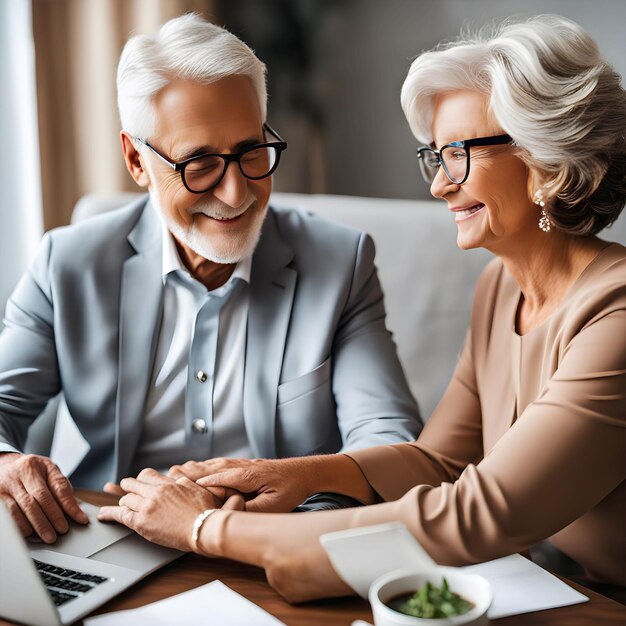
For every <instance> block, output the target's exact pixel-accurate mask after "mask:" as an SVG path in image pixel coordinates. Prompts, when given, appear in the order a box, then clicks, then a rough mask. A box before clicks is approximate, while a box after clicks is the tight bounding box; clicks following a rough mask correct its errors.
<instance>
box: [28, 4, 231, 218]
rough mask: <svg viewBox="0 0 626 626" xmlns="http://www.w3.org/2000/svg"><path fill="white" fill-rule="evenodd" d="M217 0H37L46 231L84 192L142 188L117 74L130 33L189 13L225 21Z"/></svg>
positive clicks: (34, 10) (35, 17)
mask: <svg viewBox="0 0 626 626" xmlns="http://www.w3.org/2000/svg"><path fill="white" fill-rule="evenodd" d="M217 7H218V1H217V0H32V14H33V36H34V41H35V56H36V73H37V107H38V116H39V136H40V150H41V178H42V195H43V207H44V227H45V229H46V230H48V229H50V228H53V227H55V226H60V225H62V224H67V223H68V222H69V220H70V216H71V213H72V208H73V207H74V204H75V203H76V201H77V200H78V199H79V198H80V197H81V196H82V195H84V194H86V193H91V192H97V191H124V190H135V189H137V187H136V186H135V184H134V182H133V181H132V179H131V178H130V176H129V174H128V173H127V171H126V168H125V166H124V162H123V160H122V152H121V148H120V140H119V129H120V125H119V118H118V115H117V105H116V94H115V71H116V67H117V61H118V58H119V55H120V52H121V50H122V47H123V45H124V42H125V41H126V39H127V38H128V36H129V34H131V33H144V32H151V31H154V30H155V29H157V28H158V26H159V25H160V24H162V23H163V22H165V21H167V20H169V19H171V18H172V17H176V16H177V15H180V14H182V13H186V12H188V11H196V12H198V13H200V14H202V15H203V16H204V17H205V18H206V19H209V20H211V21H215V22H217V23H219V19H218V15H216V13H217Z"/></svg>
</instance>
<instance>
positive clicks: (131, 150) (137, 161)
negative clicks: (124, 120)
mask: <svg viewBox="0 0 626 626" xmlns="http://www.w3.org/2000/svg"><path fill="white" fill-rule="evenodd" d="M120 139H121V141H122V152H123V153H124V163H126V168H127V169H128V171H129V172H130V175H131V176H132V177H133V180H134V181H135V182H136V183H137V184H138V185H139V186H140V187H143V188H146V187H148V186H149V185H150V178H149V176H148V173H147V172H146V170H145V169H144V166H143V162H142V160H141V154H140V153H139V151H138V150H137V148H135V144H134V142H133V140H132V137H131V136H130V135H129V134H128V133H127V132H126V131H125V130H123V131H121V132H120Z"/></svg>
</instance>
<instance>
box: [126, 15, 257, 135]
mask: <svg viewBox="0 0 626 626" xmlns="http://www.w3.org/2000/svg"><path fill="white" fill-rule="evenodd" d="M265 74H266V69H265V65H264V63H262V62H261V61H260V60H259V59H258V58H257V57H256V56H255V54H254V52H253V51H252V50H251V49H250V48H249V47H248V46H247V45H246V44H245V43H244V42H243V41H241V39H239V38H238V37H236V36H235V35H233V34H232V33H231V32H229V31H227V30H226V29H225V28H221V27H220V26H216V25H215V24H211V23H210V22H207V21H205V20H204V19H202V18H201V17H200V16H199V15H197V14H196V13H188V14H186V15H181V16H180V17H176V18H174V19H172V20H170V21H169V22H166V23H165V24H163V26H161V28H160V29H159V31H158V32H156V33H155V34H154V35H135V36H134V37H131V38H130V39H129V40H128V41H127V42H126V45H125V46H124V50H123V51H122V55H121V57H120V62H119V64H118V67H117V105H118V108H119V113H120V120H121V123H122V129H123V130H125V131H126V132H128V133H129V134H130V135H132V136H133V137H141V138H143V139H146V138H149V137H150V136H151V135H152V133H153V132H154V129H155V126H156V114H155V110H154V105H153V99H154V97H155V96H156V94H157V93H158V92H159V91H160V90H161V89H163V88H164V87H165V86H166V85H168V84H169V83H170V82H171V81H172V80H175V79H183V80H190V81H195V82H199V83H203V84H207V85H208V84H210V83H214V82H216V81H218V80H220V79H222V78H226V77H227V76H235V75H240V76H247V77H248V78H249V79H250V80H251V81H252V85H253V86H254V89H255V91H256V93H257V96H258V98H259V105H260V107H261V114H262V116H263V119H265V117H266V115H267V87H266V83H265Z"/></svg>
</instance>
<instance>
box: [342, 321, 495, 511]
mask: <svg viewBox="0 0 626 626" xmlns="http://www.w3.org/2000/svg"><path fill="white" fill-rule="evenodd" d="M348 455H349V456H350V457H351V458H352V459H353V460H354V461H356V463H357V464H358V465H359V467H360V468H361V471H362V472H363V474H364V475H365V478H366V479H367V481H368V482H369V483H370V485H371V486H372V488H373V489H374V490H375V491H376V492H377V493H378V494H379V496H380V497H381V498H382V499H383V500H386V501H389V500H396V499H398V498H400V497H402V496H403V495H404V494H405V493H406V492H407V491H409V489H411V488H413V487H415V486H416V485H430V486H433V487H434V486H438V485H440V484H441V483H442V482H454V481H455V480H456V479H457V478H458V477H459V476H460V475H461V472H462V471H463V469H464V468H465V467H466V466H467V465H469V464H472V463H478V462H479V461H480V459H481V458H482V455H483V445H482V424H481V412H480V402H479V399H478V391H477V386H476V376H475V372H474V362H473V351H472V333H471V330H469V331H468V333H467V336H466V339H465V345H464V347H463V350H462V352H461V356H460V358H459V362H458V364H457V367H456V370H455V372H454V375H453V377H452V380H451V381H450V384H449V385H448V388H447V389H446V392H445V394H444V396H443V398H442V399H441V401H440V402H439V404H438V406H437V408H436V409H435V411H434V412H433V414H432V416H431V418H430V419H429V420H428V422H427V424H426V426H425V427H424V430H423V431H422V434H421V435H420V437H419V438H418V440H417V441H416V442H413V443H408V444H398V445H393V446H376V447H373V448H367V449H364V450H357V451H352V452H349V453H348Z"/></svg>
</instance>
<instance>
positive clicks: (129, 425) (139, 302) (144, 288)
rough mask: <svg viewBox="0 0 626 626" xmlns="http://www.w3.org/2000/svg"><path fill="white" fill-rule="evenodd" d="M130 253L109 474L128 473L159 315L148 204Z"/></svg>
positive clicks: (157, 235) (154, 221)
mask: <svg viewBox="0 0 626 626" xmlns="http://www.w3.org/2000/svg"><path fill="white" fill-rule="evenodd" d="M128 241H129V243H130V244H131V246H132V247H133V248H134V250H135V251H136V254H134V255H133V256H131V257H130V258H129V259H128V260H127V261H126V262H125V263H124V267H123V270H122V283H121V298H120V338H119V366H118V388H117V401H116V407H115V420H116V429H115V433H116V441H115V474H116V478H118V479H119V478H121V477H123V476H125V475H126V474H127V473H128V470H129V468H130V464H131V460H132V456H133V454H134V452H135V449H136V447H137V443H138V441H139V437H140V435H141V426H142V416H143V409H144V404H145V400H146V394H147V390H148V385H149V382H150V374H151V371H152V362H153V359H154V350H155V347H156V337H157V334H158V333H157V330H158V327H159V323H160V316H161V308H162V307H161V302H162V297H163V280H162V275H161V255H162V245H161V225H160V222H159V219H158V216H157V215H156V213H155V211H154V209H153V208H152V207H151V206H150V204H149V203H148V205H146V208H145V209H144V211H143V213H142V215H141V217H140V219H139V221H138V222H137V225H136V226H135V228H134V229H133V231H132V232H131V233H130V235H129V236H128Z"/></svg>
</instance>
